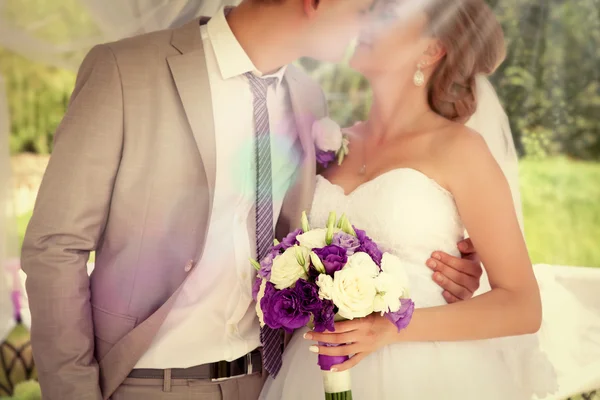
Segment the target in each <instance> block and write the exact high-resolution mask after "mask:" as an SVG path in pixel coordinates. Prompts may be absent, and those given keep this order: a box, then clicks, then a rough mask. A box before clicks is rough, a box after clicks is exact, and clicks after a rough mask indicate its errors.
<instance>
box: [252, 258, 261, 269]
mask: <svg viewBox="0 0 600 400" xmlns="http://www.w3.org/2000/svg"><path fill="white" fill-rule="evenodd" d="M250 264H252V266H253V267H254V269H255V270H257V271H260V263H259V262H258V261H256V260H254V259H252V258H250Z"/></svg>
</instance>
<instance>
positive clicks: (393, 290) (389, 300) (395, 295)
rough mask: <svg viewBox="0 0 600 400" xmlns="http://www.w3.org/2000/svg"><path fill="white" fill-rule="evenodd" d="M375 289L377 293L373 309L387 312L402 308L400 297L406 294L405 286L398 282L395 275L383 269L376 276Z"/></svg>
mask: <svg viewBox="0 0 600 400" xmlns="http://www.w3.org/2000/svg"><path fill="white" fill-rule="evenodd" d="M375 289H376V290H377V295H376V296H375V302H374V303H375V304H374V306H373V311H375V312H381V313H386V312H388V311H391V312H395V311H398V310H399V309H400V298H401V297H402V296H403V294H404V288H403V287H402V286H400V285H398V284H397V280H396V276H395V275H393V274H390V273H389V272H385V271H382V272H381V273H380V274H379V275H378V276H377V278H375Z"/></svg>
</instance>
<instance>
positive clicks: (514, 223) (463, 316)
mask: <svg viewBox="0 0 600 400" xmlns="http://www.w3.org/2000/svg"><path fill="white" fill-rule="evenodd" d="M444 147H445V150H444V152H443V155H442V156H441V157H442V159H441V160H440V161H441V166H442V167H443V168H444V171H445V172H444V175H445V177H446V181H445V182H444V183H445V184H446V185H447V186H448V188H449V189H450V191H451V192H452V194H453V195H454V199H455V201H456V205H457V207H458V211H459V213H460V216H461V219H462V221H463V223H464V225H465V228H466V230H467V231H468V232H469V234H470V237H471V240H472V241H473V244H474V246H475V248H476V249H477V250H478V253H479V256H480V257H481V260H482V262H483V265H484V266H485V269H486V272H487V273H488V277H489V281H490V286H491V287H492V290H491V291H490V292H488V293H485V294H483V295H481V296H477V297H475V298H472V299H470V300H466V301H463V302H459V303H455V304H451V305H447V306H440V307H432V308H425V309H418V310H416V312H415V314H414V317H413V320H412V322H411V323H410V325H409V327H408V328H407V329H406V330H405V331H403V332H401V333H400V334H399V335H398V339H399V340H402V341H432V340H435V341H454V340H476V339H486V338H492V337H500V336H512V335H519V334H526V333H532V332H536V331H537V330H538V329H539V327H540V323H541V314H542V310H541V301H540V294H539V289H538V285H537V281H536V279H535V276H534V274H533V269H532V266H531V261H530V260H529V255H528V253H527V248H526V245H525V240H524V238H523V234H522V232H521V229H520V226H519V222H518V219H517V216H516V214H515V208H514V205H513V200H512V195H511V192H510V188H509V185H508V183H507V181H506V178H505V177H504V174H503V173H502V171H501V169H500V167H499V166H498V164H497V163H496V161H495V159H494V158H493V156H492V154H491V153H490V151H489V149H488V147H487V145H486V143H485V141H484V140H483V139H482V138H481V136H479V135H478V134H476V133H475V132H471V131H469V132H461V133H460V134H459V135H456V136H455V137H453V138H452V139H450V143H446V144H445V146H444Z"/></svg>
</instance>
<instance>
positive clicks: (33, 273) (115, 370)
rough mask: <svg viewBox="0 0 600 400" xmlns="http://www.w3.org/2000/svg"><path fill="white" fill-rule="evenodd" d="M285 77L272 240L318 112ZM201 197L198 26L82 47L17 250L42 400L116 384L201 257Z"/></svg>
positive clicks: (210, 154)
mask: <svg viewBox="0 0 600 400" xmlns="http://www.w3.org/2000/svg"><path fill="white" fill-rule="evenodd" d="M284 79H285V81H286V83H287V85H288V86H289V91H290V97H291V101H292V106H293V109H294V114H295V116H296V126H297V129H298V143H297V144H298V148H301V149H302V151H303V157H302V164H301V167H300V168H299V170H298V174H297V177H296V180H295V183H294V185H293V187H292V188H291V189H290V191H289V192H288V194H287V196H286V199H285V202H284V205H283V210H282V214H281V217H280V220H279V221H278V229H277V231H278V235H279V236H281V235H282V234H285V233H287V232H288V231H289V230H291V229H292V228H294V227H297V226H299V219H300V214H301V212H302V211H303V210H308V207H309V206H310V203H311V199H312V194H313V189H314V176H315V154H314V145H313V142H312V139H311V134H310V129H311V125H312V122H313V121H314V120H315V119H318V118H322V117H324V116H325V115H326V112H327V111H326V103H325V100H324V96H323V93H322V92H321V89H320V87H319V86H318V85H317V84H316V83H315V82H313V81H312V80H310V78H309V77H308V76H306V75H305V74H304V73H303V72H301V71H300V70H298V69H297V68H295V67H293V66H290V67H289V68H288V69H287V72H286V74H285V78H284ZM214 187H215V132H214V123H213V114H212V105H211V95H210V88H209V83H208V76H207V71H206V63H205V58H204V51H203V47H202V40H201V37H200V34H199V28H198V21H193V22H191V23H189V24H187V25H185V26H184V27H182V28H178V29H174V30H167V31H161V32H156V33H151V34H147V35H144V36H139V37H135V38H131V39H126V40H123V41H120V42H116V43H112V44H106V45H100V46H97V47H95V48H94V49H93V50H92V51H91V52H90V53H89V55H88V56H87V57H86V59H85V60H84V62H83V64H82V66H81V69H80V71H79V75H78V78H77V83H76V87H75V90H74V92H73V95H72V98H71V102H70V105H69V108H68V111H67V113H66V115H65V117H64V119H63V121H62V123H61V124H60V127H59V129H58V131H57V133H56V137H55V146H54V151H53V154H52V157H51V159H50V162H49V165H48V169H47V171H46V174H45V176H44V179H43V182H42V185H41V188H40V192H39V195H38V199H37V203H36V206H35V210H34V213H33V218H32V220H31V222H30V224H29V227H28V230H27V234H26V237H25V243H24V245H23V254H22V266H23V270H24V271H25V272H26V274H27V293H28V296H29V303H30V308H31V313H32V318H33V324H32V332H31V334H32V343H33V349H34V357H35V362H36V364H37V368H38V373H39V380H40V383H41V386H42V392H43V396H44V399H47V400H71V399H73V400H86V399H93V400H96V399H101V398H103V399H107V398H109V397H110V396H111V394H112V393H113V392H114V390H115V389H116V388H117V387H118V386H119V385H120V383H121V382H122V381H123V380H124V378H125V377H126V376H127V374H128V373H129V372H130V370H131V369H132V368H133V367H134V366H135V364H136V362H137V360H138V359H139V358H140V356H141V355H142V354H143V353H144V352H145V351H146V349H147V348H148V347H149V345H150V343H151V341H152V339H153V337H154V335H155V334H156V332H157V330H158V328H159V327H160V325H161V323H162V322H163V320H164V318H165V317H166V315H167V314H168V312H169V310H170V307H171V306H172V304H173V301H174V299H175V298H176V296H177V294H178V292H179V288H181V286H182V283H183V282H184V281H185V279H186V276H187V275H188V274H189V272H190V269H189V266H192V265H195V264H196V262H197V261H198V260H199V259H200V257H202V252H203V246H204V241H205V235H206V232H207V229H208V222H209V221H210V212H211V206H212V200H213V190H214ZM93 250H95V251H96V254H97V255H96V266H95V269H94V272H93V274H92V276H91V278H88V275H87V273H86V261H87V260H88V256H89V252H90V251H93ZM224 290H226V288H224Z"/></svg>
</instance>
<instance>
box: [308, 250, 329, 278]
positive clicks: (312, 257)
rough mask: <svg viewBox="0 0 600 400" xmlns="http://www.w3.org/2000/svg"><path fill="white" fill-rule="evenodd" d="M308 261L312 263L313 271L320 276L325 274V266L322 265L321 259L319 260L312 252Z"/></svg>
mask: <svg viewBox="0 0 600 400" xmlns="http://www.w3.org/2000/svg"><path fill="white" fill-rule="evenodd" d="M310 260H311V261H312V265H313V267H315V269H316V270H317V271H318V272H319V273H320V274H324V273H325V266H324V265H323V262H322V261H321V259H320V258H319V256H318V255H317V254H316V253H315V252H314V251H311V252H310Z"/></svg>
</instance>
